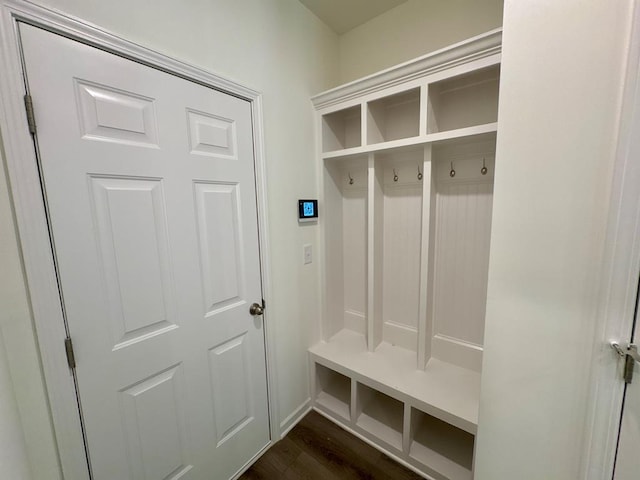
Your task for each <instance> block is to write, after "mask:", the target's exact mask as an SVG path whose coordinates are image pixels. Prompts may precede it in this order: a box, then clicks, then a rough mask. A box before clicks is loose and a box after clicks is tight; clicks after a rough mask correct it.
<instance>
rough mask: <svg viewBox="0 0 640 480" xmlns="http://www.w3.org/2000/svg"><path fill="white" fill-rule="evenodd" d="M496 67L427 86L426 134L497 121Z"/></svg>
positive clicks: (497, 66) (497, 68)
mask: <svg viewBox="0 0 640 480" xmlns="http://www.w3.org/2000/svg"><path fill="white" fill-rule="evenodd" d="M499 83H500V66H499V65H492V66H491V67H488V68H483V69H481V70H475V71H473V72H470V73H466V74H463V75H458V76H456V77H452V78H447V79H445V80H441V81H439V82H435V83H431V84H429V101H428V107H427V132H428V133H438V132H446V131H451V130H459V129H463V128H468V127H474V126H479V125H486V124H491V123H495V122H497V121H498V86H499Z"/></svg>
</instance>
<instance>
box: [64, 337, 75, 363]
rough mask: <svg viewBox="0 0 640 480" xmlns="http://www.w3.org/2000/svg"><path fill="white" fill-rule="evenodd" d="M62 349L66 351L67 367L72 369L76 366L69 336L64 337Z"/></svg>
mask: <svg viewBox="0 0 640 480" xmlns="http://www.w3.org/2000/svg"><path fill="white" fill-rule="evenodd" d="M64 349H65V351H66V352H67V364H69V368H70V369H71V370H73V369H75V368H76V356H75V354H74V353H73V342H72V341H71V337H67V338H65V339H64Z"/></svg>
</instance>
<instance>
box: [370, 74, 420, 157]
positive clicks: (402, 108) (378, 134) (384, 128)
mask: <svg viewBox="0 0 640 480" xmlns="http://www.w3.org/2000/svg"><path fill="white" fill-rule="evenodd" d="M419 130H420V88H419V87H418V88H413V89H411V90H407V91H404V92H400V93H396V94H393V95H388V96H386V97H382V98H379V99H377V100H372V101H370V102H368V103H367V143H368V144H369V145H372V144H376V143H382V142H389V141H391V140H400V139H402V138H411V137H417V136H418V135H419V134H420V131H419Z"/></svg>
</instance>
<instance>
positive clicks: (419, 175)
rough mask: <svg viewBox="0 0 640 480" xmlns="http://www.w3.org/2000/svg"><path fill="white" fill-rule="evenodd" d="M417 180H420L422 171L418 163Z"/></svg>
mask: <svg viewBox="0 0 640 480" xmlns="http://www.w3.org/2000/svg"><path fill="white" fill-rule="evenodd" d="M418 180H422V172H421V171H420V165H418Z"/></svg>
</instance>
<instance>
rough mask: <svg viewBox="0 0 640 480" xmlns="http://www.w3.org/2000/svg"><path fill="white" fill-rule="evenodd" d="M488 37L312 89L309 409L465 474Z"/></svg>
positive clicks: (477, 308)
mask: <svg viewBox="0 0 640 480" xmlns="http://www.w3.org/2000/svg"><path fill="white" fill-rule="evenodd" d="M500 36H501V33H500V31H499V30H496V31H492V32H488V33H486V34H484V35H480V36H478V37H474V38H473V39H469V40H468V41H465V42H460V43H458V44H456V45H454V46H452V47H450V48H445V49H442V50H439V51H437V52H434V53H432V54H430V55H426V56H424V57H421V58H419V59H416V60H414V61H411V62H407V63H404V64H402V65H399V66H397V67H393V68H391V69H388V70H384V71H382V72H379V73H377V74H374V75H371V76H369V77H366V78H363V79H361V80H356V81H355V82H351V83H349V84H346V85H343V86H341V87H337V88H335V89H332V90H330V91H328V92H324V93H322V94H319V95H317V96H316V97H314V98H313V99H312V100H313V102H314V105H315V106H316V108H317V109H318V116H319V121H320V125H319V127H320V130H321V136H322V138H321V142H320V143H321V147H320V149H319V150H320V152H319V155H318V159H319V163H320V165H319V170H320V171H322V176H321V193H320V196H321V198H320V201H321V206H322V207H321V208H322V209H323V210H322V211H323V212H324V213H323V215H322V217H321V222H320V224H319V225H320V227H321V229H322V234H323V235H322V237H321V238H322V240H321V242H322V244H321V245H320V254H319V258H320V259H321V272H322V296H323V308H322V315H321V320H320V322H319V325H317V326H316V328H314V329H313V331H314V332H315V336H314V340H313V343H314V345H313V346H312V347H311V348H310V349H309V357H310V363H311V370H312V371H313V372H314V374H313V375H314V379H315V383H313V385H314V393H313V406H314V408H316V409H317V410H318V411H320V412H322V413H323V414H325V415H326V416H327V417H330V418H331V419H333V421H335V422H336V423H338V424H340V425H342V426H343V427H344V428H346V429H348V430H349V431H351V432H353V433H355V434H356V435H359V436H361V437H362V438H364V439H365V440H367V441H368V442H369V443H371V444H372V445H374V446H376V448H378V449H380V450H382V451H384V452H386V453H387V454H388V455H391V456H393V457H394V458H396V459H398V460H399V461H401V462H403V463H404V464H405V465H407V466H409V467H410V468H413V469H415V470H416V471H419V472H421V473H422V474H423V475H425V476H428V477H429V478H433V479H434V480H470V479H471V478H473V454H474V436H475V434H476V431H477V424H478V404H479V395H480V378H481V369H482V356H483V352H484V347H483V339H484V317H485V306H486V294H487V272H488V259H489V252H490V240H491V237H490V231H491V219H492V208H493V179H494V170H495V165H496V164H495V145H496V138H497V130H498V98H499V84H500ZM505 161H508V159H505Z"/></svg>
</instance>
